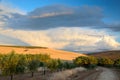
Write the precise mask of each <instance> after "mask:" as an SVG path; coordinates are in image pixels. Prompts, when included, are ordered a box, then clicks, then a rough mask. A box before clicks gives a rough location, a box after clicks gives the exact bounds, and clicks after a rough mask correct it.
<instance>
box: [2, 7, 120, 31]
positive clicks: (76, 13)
mask: <svg viewBox="0 0 120 80" xmlns="http://www.w3.org/2000/svg"><path fill="white" fill-rule="evenodd" d="M9 15H11V16H12V18H11V17H9V16H8V15H1V16H2V17H3V18H2V19H1V20H5V21H6V22H7V23H6V25H7V28H13V29H23V30H46V29H50V28H56V27H89V28H95V29H103V28H105V29H110V30H113V31H120V24H117V25H116V24H112V25H109V24H106V23H104V22H103V19H104V17H105V16H104V15H103V12H102V9H101V8H99V7H96V6H81V7H69V6H63V5H51V6H46V7H41V8H36V9H35V10H33V11H31V12H29V13H27V14H26V15H21V14H18V13H10V14H9ZM5 21H4V22H5Z"/></svg>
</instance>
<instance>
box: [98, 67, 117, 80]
mask: <svg viewBox="0 0 120 80" xmlns="http://www.w3.org/2000/svg"><path fill="white" fill-rule="evenodd" d="M101 69H102V70H103V72H102V73H101V74H100V75H99V77H98V79H97V80H119V78H118V76H117V75H116V73H115V72H114V71H113V70H111V69H108V68H101Z"/></svg>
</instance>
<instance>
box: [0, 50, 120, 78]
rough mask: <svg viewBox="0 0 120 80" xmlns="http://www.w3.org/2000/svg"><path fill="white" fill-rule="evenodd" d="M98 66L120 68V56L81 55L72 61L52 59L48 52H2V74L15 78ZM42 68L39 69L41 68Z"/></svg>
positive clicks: (0, 55) (0, 67)
mask: <svg viewBox="0 0 120 80" xmlns="http://www.w3.org/2000/svg"><path fill="white" fill-rule="evenodd" d="M97 66H104V67H116V68H120V58H119V59H116V60H112V59H109V58H97V57H93V56H86V57H85V56H80V57H77V58H75V59H74V60H72V61H64V60H60V59H52V58H51V57H50V56H49V55H47V54H17V53H16V52H14V51H12V52H10V53H9V54H0V70H1V74H0V75H1V76H10V79H11V80H13V79H14V76H15V75H18V74H27V73H28V74H30V75H29V76H30V77H34V73H35V72H39V71H41V72H42V74H43V75H47V73H53V72H61V71H64V70H69V69H73V68H76V67H85V68H87V69H93V68H96V67H97ZM40 68H41V70H38V69H40Z"/></svg>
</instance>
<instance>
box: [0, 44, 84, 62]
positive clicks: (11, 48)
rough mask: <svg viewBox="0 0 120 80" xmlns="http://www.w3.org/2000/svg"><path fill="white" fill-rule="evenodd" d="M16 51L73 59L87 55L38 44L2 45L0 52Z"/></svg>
mask: <svg viewBox="0 0 120 80" xmlns="http://www.w3.org/2000/svg"><path fill="white" fill-rule="evenodd" d="M11 51H15V52H16V53H18V54H39V53H40V54H48V55H50V56H51V58H55V59H57V58H59V59H62V60H72V59H74V58H76V57H78V56H86V55H85V54H80V53H75V52H69V51H63V50H55V49H51V48H47V47H36V46H3V45H1V46H0V53H4V54H7V53H10V52H11Z"/></svg>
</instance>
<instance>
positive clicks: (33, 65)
mask: <svg viewBox="0 0 120 80" xmlns="http://www.w3.org/2000/svg"><path fill="white" fill-rule="evenodd" d="M39 63H40V62H39V61H38V60H31V61H29V63H28V69H29V70H30V72H31V76H32V77H33V76H34V72H35V71H36V70H37V68H38V67H39Z"/></svg>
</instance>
